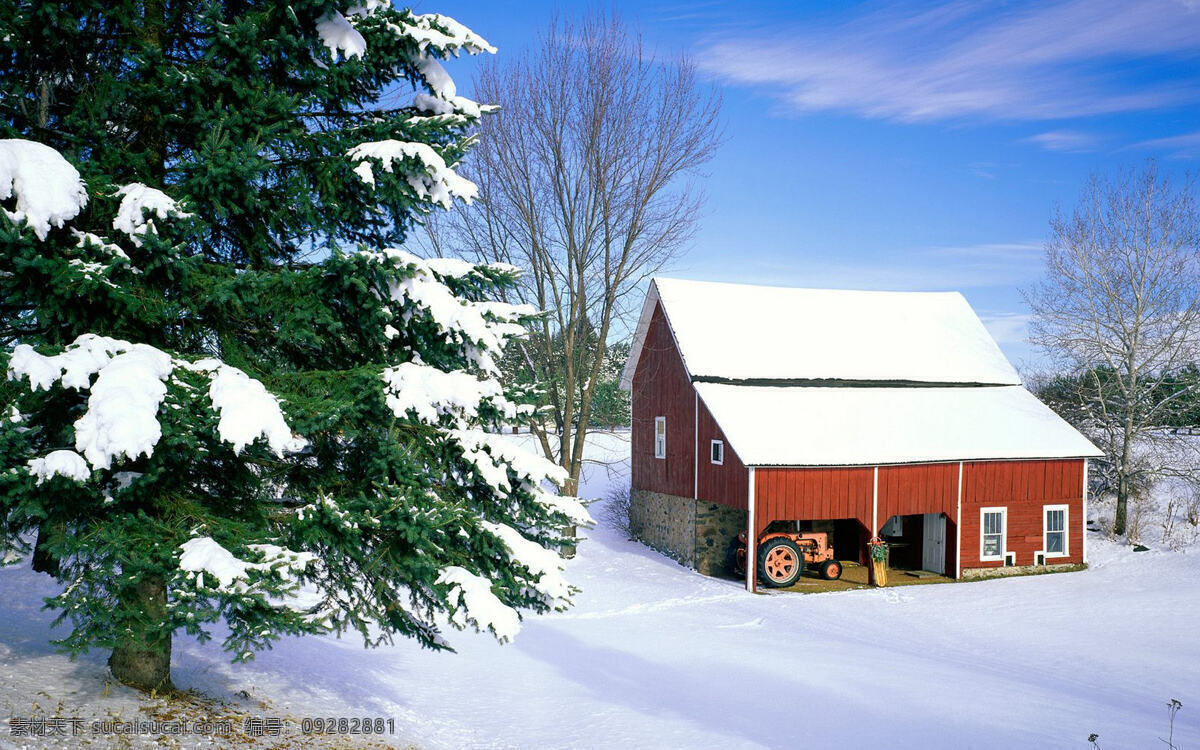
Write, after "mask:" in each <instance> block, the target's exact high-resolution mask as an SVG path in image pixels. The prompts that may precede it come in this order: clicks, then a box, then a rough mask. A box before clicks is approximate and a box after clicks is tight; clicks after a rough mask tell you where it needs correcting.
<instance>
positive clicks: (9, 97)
mask: <svg viewBox="0 0 1200 750" xmlns="http://www.w3.org/2000/svg"><path fill="white" fill-rule="evenodd" d="M360 2H361V3H362V4H360V5H358V6H356V7H350V5H349V4H348V3H347V2H345V1H344V0H343V1H342V2H338V1H336V0H293V2H289V3H258V4H254V3H246V2H241V1H235V0H227V1H225V2H221V1H220V0H207V1H203V2H200V1H192V2H188V1H185V0H179V1H177V0H136V1H134V0H125V1H121V0H116V1H112V2H104V3H99V2H40V1H39V2H33V1H30V0H18V2H15V3H4V4H3V5H0V80H3V81H4V82H5V86H4V89H5V90H4V92H3V95H2V96H0V250H2V255H0V306H3V317H2V319H0V342H2V344H3V351H2V352H0V366H3V368H4V369H5V370H6V371H7V374H8V379H7V380H5V381H4V382H3V383H2V384H0V397H2V398H3V402H2V403H3V409H4V412H3V419H0V456H2V462H3V466H2V467H0V523H2V524H3V525H2V527H0V556H3V558H4V561H5V562H7V563H15V562H17V561H18V560H21V559H24V558H25V557H26V556H29V555H32V556H33V558H34V560H33V562H34V565H35V567H36V568H38V569H40V570H44V571H46V572H49V573H50V574H52V575H54V576H55V577H56V578H57V579H58V580H59V581H61V582H62V584H63V586H64V588H63V591H62V593H61V594H59V595H58V596H56V597H54V598H53V599H51V600H50V602H49V603H50V604H51V605H52V606H53V607H54V608H56V609H57V610H58V611H59V612H60V613H61V616H62V619H63V620H65V621H66V622H67V623H68V625H69V626H70V630H69V633H68V634H67V635H66V637H65V638H64V639H63V640H62V641H61V643H62V644H63V645H64V646H65V647H66V648H67V649H69V650H70V651H72V652H80V651H84V650H87V649H89V648H105V649H111V650H112V656H111V657H110V660H109V663H110V665H111V666H112V669H113V672H114V674H115V676H116V677H117V678H118V679H120V680H121V681H123V682H125V683H127V684H131V685H134V686H136V687H140V688H144V689H154V688H158V689H163V688H166V687H168V686H169V685H170V653H171V638H172V634H173V633H175V632H176V631H179V630H181V629H182V630H184V631H186V632H187V633H189V634H192V635H194V636H198V637H200V638H202V639H203V638H206V637H207V634H208V630H209V629H210V628H211V626H212V624H213V623H217V622H220V621H224V622H225V623H227V630H228V634H227V636H226V637H225V641H224V645H225V647H226V648H227V649H228V650H229V651H231V653H232V654H233V656H234V658H235V659H236V660H242V659H248V658H251V657H252V656H253V653H254V652H255V651H256V650H258V649H261V648H263V647H266V646H269V645H270V643H271V642H272V640H273V639H275V638H277V637H279V636H280V635H282V634H289V633H317V632H324V631H328V630H335V631H339V632H340V631H344V630H348V629H352V630H357V631H359V632H360V633H361V634H362V636H363V637H364V639H365V640H366V641H367V643H368V644H378V643H379V642H382V641H389V640H390V639H391V638H392V637H393V636H394V635H395V634H401V635H405V636H411V637H415V638H417V639H418V640H419V641H420V642H421V643H422V644H424V645H426V646H430V647H433V648H444V647H447V646H448V644H447V642H446V641H445V639H444V638H443V636H442V634H441V632H440V631H439V623H440V622H443V621H444V620H448V621H449V622H450V623H451V624H453V625H455V626H457V627H467V626H474V627H476V628H478V629H481V630H486V631H490V632H492V633H494V634H495V636H496V637H498V638H499V639H501V640H506V639H509V638H511V637H512V636H513V635H514V634H515V633H516V631H517V628H518V626H519V616H518V613H517V612H518V610H521V609H529V610H534V611H544V610H546V609H548V608H556V607H562V606H566V604H567V603H568V602H569V597H570V593H571V589H570V587H569V586H568V585H567V583H566V582H565V581H564V580H563V578H562V575H561V571H560V568H559V565H558V557H557V555H556V553H555V551H554V550H555V548H556V547H557V546H559V545H561V544H562V543H563V539H562V538H561V533H560V529H561V528H563V527H564V526H566V525H567V524H570V523H578V522H585V521H586V520H587V518H586V512H585V511H584V510H583V508H582V507H581V506H580V504H579V503H578V502H577V501H575V500H574V499H573V498H569V497H562V496H559V495H557V494H555V493H554V492H553V491H552V489H551V488H550V487H549V485H550V484H552V483H554V482H558V481H561V480H562V479H563V476H562V473H561V470H560V469H558V468H557V467H555V466H553V465H552V464H549V463H548V462H546V461H543V460H541V459H539V458H537V457H536V456H534V455H533V454H530V453H526V452H523V451H521V450H518V449H517V448H515V447H514V446H513V444H511V443H508V442H505V441H504V440H502V439H500V437H499V436H498V435H496V434H495V433H494V432H491V431H489V430H490V429H492V428H495V426H496V425H497V424H499V422H500V420H502V419H508V420H512V419H513V418H514V414H513V411H514V409H515V408H516V407H514V406H513V405H512V403H511V402H509V401H508V400H507V399H506V398H505V396H504V394H503V393H502V392H501V389H500V387H499V386H498V385H497V383H496V381H495V380H494V378H493V375H494V374H495V363H494V357H496V356H499V352H500V351H501V350H502V348H503V346H504V344H505V343H506V341H507V340H508V339H509V338H510V337H512V336H514V335H518V334H519V333H520V331H521V325H520V323H521V322H522V321H523V320H524V319H525V318H526V316H528V315H530V314H532V313H533V312H534V311H532V310H529V309H523V308H517V307H512V306H509V305H504V304H501V303H497V302H494V301H490V300H493V299H495V298H496V295H497V291H498V289H499V288H501V287H503V286H504V285H506V284H509V283H511V281H512V269H510V268H505V267H500V266H472V265H468V264H466V263H463V262H460V261H453V260H438V259H431V260H422V259H419V258H416V257H414V256H411V255H409V254H407V253H405V252H403V251H401V250H396V249H392V248H393V247H394V246H395V245H397V244H399V243H401V242H402V241H403V239H404V236H405V232H406V231H407V230H408V229H409V228H410V226H411V224H412V222H413V221H414V219H417V218H419V216H420V215H421V214H422V213H425V212H428V211H430V210H434V209H436V207H437V206H439V205H440V206H446V205H448V204H449V203H450V202H451V201H452V200H455V199H468V200H469V199H470V198H471V197H472V195H473V192H474V186H473V185H471V184H470V183H469V182H467V181H466V180H463V179H461V178H460V177H458V176H457V175H456V174H455V172H454V169H453V168H454V165H455V164H456V163H457V162H458V160H459V159H460V157H461V156H462V155H463V154H464V153H465V151H466V150H467V148H468V146H469V144H470V138H469V136H468V129H469V128H470V126H471V125H472V124H473V123H474V122H476V121H477V119H478V118H479V117H480V115H481V108H480V107H479V105H477V104H475V103H474V102H471V101H469V100H467V99H464V98H462V97H459V96H457V95H456V92H455V89H454V84H453V82H452V81H451V79H450V77H449V76H448V75H447V74H446V72H445V70H444V69H443V68H442V66H441V64H440V63H439V62H438V60H439V59H440V58H446V57H449V56H454V55H458V54H459V53H460V52H467V53H472V54H473V53H478V52H490V51H493V50H492V49H491V47H490V46H489V45H488V44H487V42H486V41H484V40H483V39H482V38H481V37H479V36H477V35H476V34H474V33H472V32H471V31H470V30H469V29H467V28H465V27H463V26H461V25H460V24H458V23H457V22H455V21H454V20H452V19H449V18H446V17H444V16H438V15H415V14H413V13H411V12H409V11H406V10H398V9H395V8H393V7H391V6H390V5H388V4H387V3H385V2H381V1H380V0H360ZM0 574H2V573H0Z"/></svg>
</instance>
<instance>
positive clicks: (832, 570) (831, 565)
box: [817, 560, 842, 581]
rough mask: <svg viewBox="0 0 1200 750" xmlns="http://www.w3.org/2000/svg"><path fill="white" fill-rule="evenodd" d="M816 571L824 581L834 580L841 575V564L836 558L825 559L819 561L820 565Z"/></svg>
mask: <svg viewBox="0 0 1200 750" xmlns="http://www.w3.org/2000/svg"><path fill="white" fill-rule="evenodd" d="M817 572H819V573H820V574H821V577H822V578H824V579H825V580H826V581H836V580H837V579H839V578H841V577H842V564H841V563H840V562H838V561H837V560H826V561H825V562H823V563H821V567H820V568H818V570H817Z"/></svg>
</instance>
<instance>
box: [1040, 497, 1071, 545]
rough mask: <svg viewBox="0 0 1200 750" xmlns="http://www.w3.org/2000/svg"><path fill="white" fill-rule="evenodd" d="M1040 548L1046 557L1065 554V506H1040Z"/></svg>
mask: <svg viewBox="0 0 1200 750" xmlns="http://www.w3.org/2000/svg"><path fill="white" fill-rule="evenodd" d="M1042 549H1043V550H1044V551H1045V553H1046V557H1066V556H1067V554H1068V551H1067V506H1065V505H1047V506H1045V507H1043V508H1042Z"/></svg>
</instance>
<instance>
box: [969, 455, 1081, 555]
mask: <svg viewBox="0 0 1200 750" xmlns="http://www.w3.org/2000/svg"><path fill="white" fill-rule="evenodd" d="M1046 505H1066V506H1068V509H1067V552H1068V553H1069V554H1068V556H1067V557H1056V558H1050V559H1048V560H1047V561H1046V562H1047V563H1052V564H1061V563H1079V562H1083V528H1084V518H1083V461H1082V460H1081V459H1067V460H1055V461H968V462H966V463H965V464H964V465H963V499H962V554H963V567H964V568H993V567H1000V566H1001V565H1003V564H1004V563H1003V562H995V561H981V560H980V559H979V546H980V538H979V523H980V509H981V508H989V507H1000V508H1007V509H1008V514H1007V521H1008V528H1007V533H1006V539H1005V549H1006V550H1007V551H1009V552H1015V553H1016V558H1017V559H1016V563H1017V565H1032V564H1033V553H1034V552H1036V551H1040V550H1041V549H1042V532H1043V530H1044V529H1043V528H1042V509H1043V506H1046Z"/></svg>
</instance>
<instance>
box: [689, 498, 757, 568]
mask: <svg viewBox="0 0 1200 750" xmlns="http://www.w3.org/2000/svg"><path fill="white" fill-rule="evenodd" d="M691 502H693V503H695V505H696V564H695V565H694V566H693V567H695V568H696V570H698V571H700V572H701V573H703V574H704V575H706V576H715V575H726V574H732V573H733V571H732V570H731V569H730V567H729V546H730V545H731V544H732V543H733V539H734V537H736V536H737V535H738V532H739V531H745V530H746V524H747V523H749V521H750V519H749V518H748V517H747V513H746V511H744V510H740V509H737V508H730V507H729V506H728V505H720V504H717V503H709V502H705V501H704V500H692V501H691Z"/></svg>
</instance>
